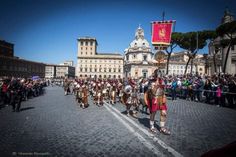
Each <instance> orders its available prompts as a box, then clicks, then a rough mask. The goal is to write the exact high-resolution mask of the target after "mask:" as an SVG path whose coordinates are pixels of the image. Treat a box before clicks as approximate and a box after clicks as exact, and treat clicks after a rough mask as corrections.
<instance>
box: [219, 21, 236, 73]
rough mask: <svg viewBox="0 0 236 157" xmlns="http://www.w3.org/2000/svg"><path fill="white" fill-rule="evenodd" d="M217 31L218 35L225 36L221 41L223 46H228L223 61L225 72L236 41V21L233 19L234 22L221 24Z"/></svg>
mask: <svg viewBox="0 0 236 157" xmlns="http://www.w3.org/2000/svg"><path fill="white" fill-rule="evenodd" d="M216 33H217V35H218V36H220V37H222V38H223V39H222V40H221V43H220V44H221V46H222V47H227V51H226V56H225V60H224V63H223V73H225V71H226V64H227V60H228V56H229V51H230V48H231V46H233V45H234V44H235V43H236V39H235V33H236V21H232V22H228V23H225V24H222V25H220V26H219V27H218V28H217V29H216Z"/></svg>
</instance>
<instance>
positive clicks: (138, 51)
mask: <svg viewBox="0 0 236 157" xmlns="http://www.w3.org/2000/svg"><path fill="white" fill-rule="evenodd" d="M124 55H125V56H124V63H125V65H124V72H125V76H126V77H133V78H138V77H144V78H147V77H149V76H151V75H152V73H153V72H154V70H155V69H156V68H157V66H155V65H154V64H153V53H152V50H151V47H150V45H149V43H148V41H147V40H146V39H145V38H144V30H143V29H142V28H141V27H140V26H139V27H138V29H137V30H136V32H135V39H134V40H133V41H132V42H131V43H130V45H129V47H128V48H127V49H125V51H124Z"/></svg>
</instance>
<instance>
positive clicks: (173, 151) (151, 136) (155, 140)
mask: <svg viewBox="0 0 236 157" xmlns="http://www.w3.org/2000/svg"><path fill="white" fill-rule="evenodd" d="M106 104H107V105H108V106H109V107H111V108H112V110H114V111H115V112H116V113H117V114H119V115H120V116H121V117H123V118H125V119H126V120H127V121H129V122H130V123H131V124H133V125H134V126H135V127H137V128H138V129H139V130H141V131H142V132H143V133H144V134H146V135H147V136H148V137H150V138H152V139H153V141H154V142H157V143H158V144H159V145H160V146H162V147H163V148H164V149H167V151H168V152H170V153H171V154H172V155H174V156H175V157H183V155H181V154H180V153H179V152H177V151H176V150H174V148H172V147H170V146H168V145H167V144H165V143H164V142H163V141H162V140H160V139H159V138H157V137H155V136H154V135H153V134H152V133H150V132H148V130H146V129H144V128H142V127H140V126H139V125H138V124H137V123H136V122H135V121H134V120H132V119H130V118H128V117H127V116H125V115H123V114H121V113H120V111H119V110H117V109H116V108H115V107H113V106H111V105H110V104H108V103H106Z"/></svg>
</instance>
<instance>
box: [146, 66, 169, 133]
mask: <svg viewBox="0 0 236 157" xmlns="http://www.w3.org/2000/svg"><path fill="white" fill-rule="evenodd" d="M161 75H162V74H161V72H160V71H159V70H158V69H157V70H155V71H154V81H153V82H152V83H151V87H150V88H149V89H148V90H147V91H146V92H145V94H144V100H145V103H146V104H147V105H148V108H149V111H150V130H151V131H152V132H153V133H156V132H157V130H156V128H155V127H154V120H155V115H156V111H157V110H160V130H159V131H160V132H161V133H163V134H165V135H170V131H169V130H167V129H166V128H165V122H166V117H167V106H166V96H165V93H164V88H165V83H164V80H163V79H162V76H161Z"/></svg>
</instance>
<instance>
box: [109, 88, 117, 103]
mask: <svg viewBox="0 0 236 157" xmlns="http://www.w3.org/2000/svg"><path fill="white" fill-rule="evenodd" d="M109 95H110V103H111V104H112V105H114V104H115V103H116V84H115V83H113V84H112V86H111V87H110V91H109Z"/></svg>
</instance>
